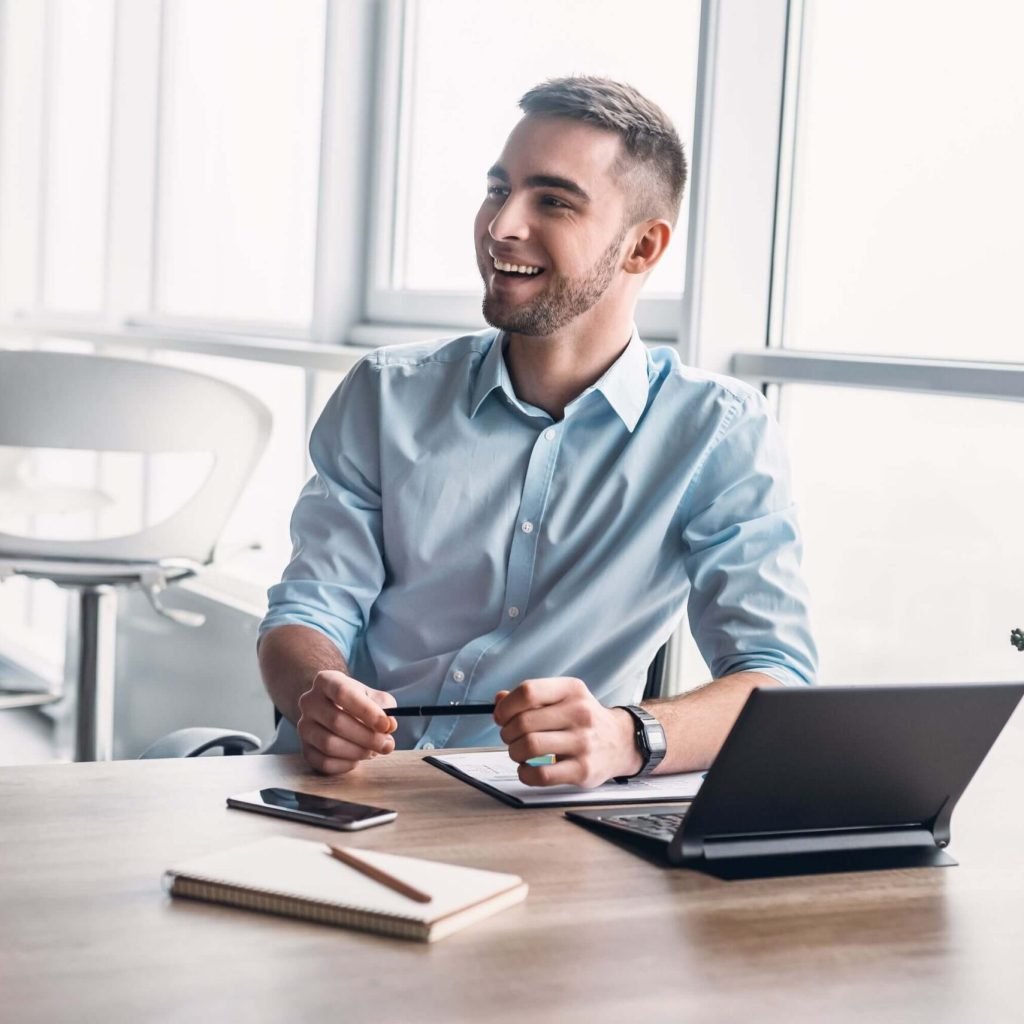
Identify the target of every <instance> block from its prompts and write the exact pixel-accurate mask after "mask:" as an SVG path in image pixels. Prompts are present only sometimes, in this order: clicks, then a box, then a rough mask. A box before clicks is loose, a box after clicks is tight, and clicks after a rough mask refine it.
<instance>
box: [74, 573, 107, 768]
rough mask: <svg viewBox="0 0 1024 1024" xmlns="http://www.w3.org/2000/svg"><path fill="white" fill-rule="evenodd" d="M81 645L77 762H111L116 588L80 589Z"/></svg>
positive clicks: (76, 723)
mask: <svg viewBox="0 0 1024 1024" xmlns="http://www.w3.org/2000/svg"><path fill="white" fill-rule="evenodd" d="M78 643H79V649H78V694H77V700H78V709H77V714H76V721H75V760H76V761H109V760H110V759H111V758H112V757H113V756H114V679H115V674H114V673H115V663H114V659H115V655H116V649H117V591H116V590H115V589H114V588H113V587H110V586H95V587H83V588H82V589H81V591H80V594H79V624H78Z"/></svg>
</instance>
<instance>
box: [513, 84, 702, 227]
mask: <svg viewBox="0 0 1024 1024" xmlns="http://www.w3.org/2000/svg"><path fill="white" fill-rule="evenodd" d="M519 107H520V109H521V110H522V111H523V113H524V114H534V115H536V116H540V117H544V116H546V117H562V118H565V119H566V120H569V121H581V122H582V123H583V124H592V125H593V126H594V127H595V128H603V129H604V130H605V131H609V132H614V133H615V134H616V135H618V137H619V143H620V145H621V147H622V152H621V155H620V157H619V162H618V167H617V170H618V173H619V174H620V176H621V181H622V187H623V191H625V192H627V193H628V194H629V196H630V197H631V203H630V206H629V208H628V209H627V214H626V219H627V221H628V222H629V226H631V225H633V224H636V223H637V222H638V221H641V220H646V219H647V218H649V217H659V218H662V219H664V220H667V221H668V222H669V223H670V224H672V225H673V227H674V226H675V223H676V221H677V220H678V219H679V206H680V203H681V202H682V199H683V188H684V187H685V185H686V170H687V169H686V155H685V154H684V153H683V144H682V142H680V141H679V135H678V134H677V133H676V130H675V128H674V127H673V126H672V122H671V121H670V120H669V119H668V116H667V115H666V114H665V112H664V111H663V110H662V109H661V107H659V106H658V105H657V104H655V103H652V102H651V101H650V100H649V99H647V97H646V96H644V95H643V94H642V93H640V92H638V91H637V90H636V89H634V88H633V86H631V85H626V84H625V83H624V82H614V81H612V80H611V79H609V78H595V77H593V76H591V75H577V76H574V77H571V78H554V79H551V80H550V81H547V82H544V83H542V84H541V85H537V86H534V87H533V88H532V89H531V90H530V91H529V92H527V93H526V94H525V95H524V96H523V98H522V99H521V100H520V101H519Z"/></svg>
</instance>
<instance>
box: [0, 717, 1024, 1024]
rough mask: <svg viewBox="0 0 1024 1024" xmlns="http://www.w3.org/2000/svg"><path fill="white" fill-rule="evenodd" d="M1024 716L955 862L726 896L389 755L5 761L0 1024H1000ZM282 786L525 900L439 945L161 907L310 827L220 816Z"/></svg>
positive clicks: (558, 821)
mask: <svg viewBox="0 0 1024 1024" xmlns="http://www.w3.org/2000/svg"><path fill="white" fill-rule="evenodd" d="M1022 767H1024V719H1022V718H1021V716H1020V715H1019V714H1018V715H1017V716H1016V720H1015V721H1013V722H1011V723H1010V726H1009V727H1008V728H1007V730H1006V732H1005V733H1004V734H1003V736H1002V737H1001V738H1000V740H999V742H998V743H997V746H996V748H995V749H994V750H993V752H992V754H991V755H990V756H989V759H988V760H987V761H986V763H985V764H984V765H983V766H982V768H981V771H980V772H979V773H978V776H977V777H976V778H975V780H974V782H973V783H972V785H971V787H970V788H969V789H968V791H967V794H966V795H965V797H964V799H963V801H962V802H961V804H960V807H959V808H958V810H957V812H956V813H955V814H954V817H953V842H952V844H951V847H950V850H951V852H952V853H953V854H954V855H955V856H956V857H957V858H958V859H960V860H961V866H960V867H955V868H933V869H922V870H915V871H891V872H875V873H870V874H859V875H829V876H818V877H812V878H796V879H782V880H759V881H744V882H722V881H718V880H716V879H713V878H708V877H704V876H703V875H700V874H697V873H695V872H691V871H684V870H679V869H671V868H663V867H659V866H655V865H652V864H651V863H649V862H647V861H645V860H643V859H641V858H639V857H637V856H635V855H633V854H631V853H628V852H626V851H624V850H622V849H621V848H619V847H617V846H616V845H614V844H612V843H610V842H608V841H606V840H604V839H602V838H600V837H599V836H596V835H593V834H591V833H589V832H587V831H585V830H583V829H581V828H579V827H577V826H575V825H572V824H571V823H569V822H567V821H566V820H565V819H564V818H563V817H562V812H561V811H560V810H555V809H550V810H516V809H513V808H510V807H506V806H505V805H503V804H501V803H498V802H497V801H495V800H493V799H491V798H489V797H487V796H486V795H484V794H483V793H481V792H479V791H477V790H475V789H472V788H470V787H469V786H466V785H464V784H462V783H460V782H458V781H457V780H456V779H453V778H451V777H450V776H448V775H446V774H444V773H443V772H441V771H439V770H437V769H436V768H432V767H430V766H429V765H426V764H424V763H423V762H422V760H421V759H420V756H419V755H418V754H413V753H399V754H395V755H392V756H390V757H387V758H380V759H378V760H376V761H374V762H373V763H371V764H367V765H365V766H364V767H363V768H362V769H361V770H360V771H359V772H358V773H356V774H355V775H353V776H349V777H347V778H345V779H342V780H340V781H331V780H328V779H324V778H322V777H319V776H315V775H312V774H310V773H309V772H307V771H306V770H305V769H304V768H303V767H302V765H301V763H300V762H299V761H298V759H297V758H286V757H255V756H250V757H237V758H199V759H193V760H188V761H147V762H118V763H112V764H80V765H52V766H43V767H31V768H6V769H0V950H2V955H0V993H2V1003H0V1007H2V1008H0V1017H3V1019H4V1020H10V1021H12V1022H18V1024H21V1022H30V1021H56V1020H76V1021H85V1020H101V1019H102V1020H109V1021H115V1022H119V1021H142V1020H157V1019H158V1020H161V1021H165V1020H175V1021H176V1020H197V1019H199V1020H203V1019H206V1020H217V1019H230V1020H244V1021H246V1022H253V1021H285V1020H296V1021H297V1020H303V1021H305V1020H323V1021H333V1020H344V1021H363V1020H368V1021H369V1020H373V1021H412V1020H415V1021H417V1022H427V1021H472V1022H476V1021H484V1020H486V1021H505V1020H508V1021H511V1020H515V1021H517V1022H529V1021H537V1022H547V1021H558V1022H560V1024H561V1022H573V1021H579V1022H584V1021H585V1022H587V1024H594V1022H597V1021H627V1020H629V1021H637V1020H645V1019H646V1020H648V1021H667V1020H673V1021H678V1020H684V1019H686V1020H697V1019H700V1020H707V1021H722V1020H739V1019H745V1018H748V1017H754V1018H756V1019H758V1020H760V1021H765V1020H769V1021H773V1020H780V1021H781V1020H785V1021H804V1020H806V1021H821V1020H825V1019H828V1020H829V1021H836V1020H845V1019H851V1020H852V1019H859V1020H873V1021H877V1020H900V1021H908V1020H909V1021H916V1020H921V1021H928V1022H929V1024H934V1022H936V1021H958V1022H960V1021H982V1020H983V1021H986V1022H991V1021H1000V1020H1020V1019H1022V1014H1024V1009H1022V1008H1024V982H1022V980H1021V975H1022V971H1021V951H1022V950H1024V853H1022V851H1024V823H1022V820H1024V819H1022V809H1021V804H1020V782H1021V779H1022V776H1024V772H1022ZM263 785H285V786H291V787H293V788H298V789H306V790H309V791H315V792H319V793H324V794H330V795H336V796H341V797H347V798H350V799H354V800H360V801H364V802H368V803H378V804H384V805H385V806H391V807H395V808H397V809H398V811H399V816H398V820H397V822H396V823H395V824H393V825H386V826H382V827H379V828H375V829H370V830H368V831H367V832H365V833H353V834H352V836H351V839H350V841H351V842H352V843H353V844H354V845H361V846H367V847H371V848H376V849H381V850H391V851H395V852H402V853H414V854H420V855H423V856H426V857H435V858H437V859H441V860H449V861H452V862H454V863H462V864H468V865H475V866H477V867H481V868H491V869H494V870H496V871H509V872H514V873H517V874H521V875H522V876H523V877H524V878H525V879H526V880H527V881H528V882H529V883H530V895H529V897H528V899H527V901H526V902H525V903H524V904H521V905H519V906H517V907H514V908H512V909H511V910H507V911H504V912H502V913H501V914H498V915H497V916H495V917H493V918H491V919H489V920H487V921H484V922H482V923H480V924H477V925H475V926H473V927H471V928H469V929H466V930H465V931H463V932H460V933H458V934H456V935H453V936H451V937H449V938H447V939H445V940H443V941H442V942H440V943H437V944H435V945H432V946H426V945H421V944H418V943H406V942H401V941H397V940H390V939H386V938H382V937H378V936H373V935H364V934H359V933H355V932H349V931H345V930H343V929H335V928H331V927H327V926H323V925H315V924H307V923H304V922H294V921H288V920H282V919H277V918H273V917H270V916H265V915H261V914H255V913H248V912H245V911H239V910H232V909H228V908H222V907H217V906H213V905H205V904H201V903H195V902H192V901H184V900H182V901H173V902H172V901H171V900H170V899H169V898H168V897H166V896H165V895H164V894H163V892H162V891H161V887H160V878H161V874H162V872H163V870H164V869H165V868H166V867H168V866H169V865H171V864H173V863H176V862H179V861H182V860H185V859H187V858H189V857H192V856H196V855H198V854H203V853H207V852H210V851H213V850H218V849H222V848H226V847H229V846H232V845H235V844H238V843H244V842H248V841H251V840H254V839H257V838H260V837H263V836H267V835H274V834H286V835H293V836H300V837H304V838H309V839H322V838H325V837H327V836H330V835H332V833H327V832H324V831H323V830H321V829H316V828H312V827H309V826H304V825H298V824H293V823H291V822H286V821H280V820H276V819H273V818H267V817H262V816H259V815H255V814H247V813H244V812H240V811H232V810H227V809H226V808H225V807H224V798H225V797H226V796H227V795H228V794H230V793H235V792H240V791H243V790H246V789H252V788H256V787H259V786H263Z"/></svg>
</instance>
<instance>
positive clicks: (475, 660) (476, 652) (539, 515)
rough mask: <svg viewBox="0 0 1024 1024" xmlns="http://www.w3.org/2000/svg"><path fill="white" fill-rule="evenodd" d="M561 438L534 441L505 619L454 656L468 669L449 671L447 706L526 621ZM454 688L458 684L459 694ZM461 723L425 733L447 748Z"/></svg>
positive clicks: (552, 435)
mask: <svg viewBox="0 0 1024 1024" xmlns="http://www.w3.org/2000/svg"><path fill="white" fill-rule="evenodd" d="M559 437H560V435H559V432H558V431H556V430H554V429H553V428H548V429H547V430H545V431H542V432H541V433H540V434H538V436H537V440H536V441H535V442H534V446H533V451H532V452H531V454H530V461H529V463H528V465H527V468H526V479H525V480H524V481H523V493H522V498H521V500H520V505H519V510H518V514H517V517H516V523H517V525H518V528H517V529H516V530H515V531H514V532H513V534H512V543H511V545H510V549H509V555H508V563H507V565H506V567H505V598H504V604H503V606H502V614H501V618H500V620H499V621H498V623H497V625H496V626H495V628H494V629H493V630H491V631H490V632H489V633H486V634H484V635H483V636H481V637H478V638H477V639H476V640H473V641H472V642H470V643H469V644H467V645H466V646H465V647H464V648H462V650H461V651H459V652H458V654H457V655H456V656H455V658H454V659H453V664H457V665H460V666H463V667H462V668H458V669H452V670H450V672H449V674H448V677H447V678H446V680H445V683H444V686H443V687H442V691H441V694H440V699H441V700H442V701H446V700H452V699H453V698H457V699H458V700H466V699H467V698H468V693H469V691H470V690H471V689H472V686H473V680H474V678H475V677H476V666H477V665H478V664H479V661H480V659H481V658H482V657H483V656H484V654H485V653H486V651H487V650H488V649H489V648H490V647H492V646H493V645H494V644H495V643H498V642H499V641H501V640H502V639H504V638H505V637H507V636H509V635H510V634H511V633H512V632H513V631H514V630H515V629H516V627H517V626H518V625H519V623H520V622H521V621H522V619H523V616H524V613H525V609H526V608H527V607H528V604H529V599H530V590H531V586H532V583H533V565H534V560H535V556H536V549H537V544H538V543H539V538H540V527H541V524H542V523H543V519H544V508H545V504H546V502H547V497H548V492H549V490H550V487H551V480H552V477H553V476H554V470H555V463H556V461H557V457H558V449H559V444H558V441H559ZM551 442H555V443H551ZM460 676H461V678H460ZM455 684H459V687H458V689H456V687H455ZM458 722H459V719H458V718H457V717H455V716H452V717H451V718H445V719H441V718H435V719H431V720H430V722H428V723H427V728H426V732H425V734H426V733H429V735H430V740H429V741H428V742H431V743H433V745H434V747H438V748H440V747H446V746H448V745H449V741H450V739H451V737H452V735H453V733H454V732H455V729H456V728H457V726H458ZM421 746H422V747H423V749H428V748H427V745H426V742H423V741H421Z"/></svg>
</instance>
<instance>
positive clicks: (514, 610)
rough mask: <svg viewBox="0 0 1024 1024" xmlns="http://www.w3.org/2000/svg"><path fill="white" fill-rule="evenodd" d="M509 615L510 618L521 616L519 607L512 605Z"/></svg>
mask: <svg viewBox="0 0 1024 1024" xmlns="http://www.w3.org/2000/svg"><path fill="white" fill-rule="evenodd" d="M508 617H509V618H510V619H516V618H518V617H519V609H518V608H517V607H516V606H515V605H512V607H511V608H509V610H508Z"/></svg>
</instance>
